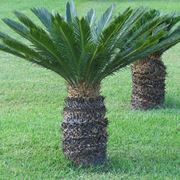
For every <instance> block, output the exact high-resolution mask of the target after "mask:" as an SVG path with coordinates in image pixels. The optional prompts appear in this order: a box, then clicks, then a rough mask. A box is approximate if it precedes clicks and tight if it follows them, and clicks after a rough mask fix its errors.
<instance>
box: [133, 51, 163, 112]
mask: <svg viewBox="0 0 180 180" xmlns="http://www.w3.org/2000/svg"><path fill="white" fill-rule="evenodd" d="M131 72H132V83H133V85H132V96H131V105H132V109H142V110H147V109H152V108H157V107H160V106H162V104H163V103H164V98H165V77H166V67H165V65H164V63H163V61H162V60H161V55H160V54H155V55H151V56H149V57H148V58H146V59H144V60H141V61H138V62H136V63H134V64H133V65H132V67H131Z"/></svg>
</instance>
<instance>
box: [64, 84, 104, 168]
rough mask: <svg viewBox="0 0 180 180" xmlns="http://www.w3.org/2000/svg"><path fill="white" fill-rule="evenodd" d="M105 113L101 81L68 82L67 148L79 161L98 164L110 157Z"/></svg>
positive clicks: (73, 159)
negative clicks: (87, 82) (96, 82)
mask: <svg viewBox="0 0 180 180" xmlns="http://www.w3.org/2000/svg"><path fill="white" fill-rule="evenodd" d="M105 113H106V109H105V105H104V97H102V96H100V85H96V86H94V87H88V86H87V85H85V84H83V83H81V84H79V85H78V86H76V87H72V86H68V97H67V98H66V100H65V108H64V121H63V123H62V131H63V151H64V154H65V156H66V157H68V158H69V159H70V160H72V161H73V162H74V163H75V164H76V165H83V166H89V165H98V164H102V163H104V162H105V161H106V146H107V130H106V127H107V119H106V118H105Z"/></svg>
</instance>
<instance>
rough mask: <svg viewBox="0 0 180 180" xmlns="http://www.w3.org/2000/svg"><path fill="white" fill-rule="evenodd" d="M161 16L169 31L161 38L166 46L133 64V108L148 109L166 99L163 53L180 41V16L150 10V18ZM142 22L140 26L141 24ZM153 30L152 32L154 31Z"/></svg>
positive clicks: (143, 20)
mask: <svg viewBox="0 0 180 180" xmlns="http://www.w3.org/2000/svg"><path fill="white" fill-rule="evenodd" d="M160 16H163V17H164V19H166V20H165V21H164V22H163V24H162V25H164V26H165V27H166V28H165V30H166V31H167V33H166V34H165V36H163V37H162V38H161V39H159V43H164V44H165V47H164V48H163V49H158V48H157V51H156V52H154V53H152V54H150V55H149V56H148V57H146V58H144V59H143V60H140V61H136V62H135V63H134V64H133V65H132V66H131V72H132V82H133V85H132V88H133V89H132V95H131V106H132V109H142V110H147V109H152V108H157V107H161V106H162V105H163V103H164V100H165V78H166V74H167V73H166V66H165V65H164V63H163V61H162V54H163V53H164V52H165V51H167V50H168V49H169V48H171V47H172V46H174V45H175V44H177V43H178V42H180V26H178V25H177V23H178V22H179V21H180V16H179V15H176V14H169V15H168V14H164V15H163V14H160V12H159V11H157V10H150V11H149V16H148V18H149V19H151V18H155V17H157V18H158V17H160ZM146 20H147V17H146ZM146 20H145V19H142V21H141V23H144V22H145V21H146ZM141 23H140V24H141ZM140 24H139V26H141V25H140ZM153 31H154V30H153ZM153 31H152V33H154V32H153ZM169 41H172V43H170V44H169V45H166V43H167V42H169Z"/></svg>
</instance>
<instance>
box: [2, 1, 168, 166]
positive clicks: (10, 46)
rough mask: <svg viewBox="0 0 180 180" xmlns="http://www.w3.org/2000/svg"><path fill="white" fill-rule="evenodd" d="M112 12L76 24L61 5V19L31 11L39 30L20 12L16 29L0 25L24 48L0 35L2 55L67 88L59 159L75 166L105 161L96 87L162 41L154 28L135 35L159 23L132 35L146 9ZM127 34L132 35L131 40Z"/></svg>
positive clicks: (71, 6) (104, 133)
mask: <svg viewBox="0 0 180 180" xmlns="http://www.w3.org/2000/svg"><path fill="white" fill-rule="evenodd" d="M112 10H113V6H111V7H110V8H108V9H107V10H106V11H105V13H104V14H103V15H102V17H101V18H100V19H99V20H96V19H95V11H94V10H92V9H91V10H90V11H89V12H88V13H87V15H86V16H84V17H81V18H79V17H78V16H77V14H76V10H75V6H74V4H73V2H71V3H67V5H66V16H65V17H63V16H62V15H60V14H59V13H54V14H53V13H50V12H49V11H48V10H46V9H44V8H33V9H32V12H33V13H34V14H35V15H36V16H37V17H38V18H39V20H40V21H41V23H42V24H43V25H44V28H42V27H41V26H39V25H37V24H35V23H34V22H33V21H32V20H31V19H30V18H29V17H27V16H26V15H24V14H22V13H20V12H15V15H16V16H17V18H18V19H19V21H20V23H19V22H16V21H13V20H10V19H3V21H4V22H5V23H6V24H7V25H8V26H9V27H10V28H11V29H13V30H14V31H15V32H16V33H18V34H19V35H21V36H22V37H23V38H25V39H26V40H27V41H28V42H29V43H27V44H25V42H24V41H22V42H20V41H18V40H17V39H15V38H12V37H10V36H8V35H6V34H4V33H1V34H0V37H1V44H0V49H1V50H2V51H5V52H7V53H10V54H13V55H15V56H18V57H20V58H23V59H25V60H27V61H29V62H31V63H35V64H37V65H40V66H42V67H45V68H47V69H50V70H52V71H54V72H56V73H57V74H59V75H60V76H61V77H63V78H64V79H65V81H66V82H67V91H68V97H67V98H66V99H65V108H64V120H63V122H62V131H63V143H62V144H63V151H64V154H65V156H66V157H68V158H69V159H71V160H72V161H73V162H74V163H75V164H82V165H95V164H101V163H103V162H104V161H105V160H106V146H107V130H106V127H107V124H108V122H107V119H106V118H105V113H106V109H105V105H104V97H102V96H101V95H100V85H101V81H102V80H103V79H104V78H106V77H107V76H109V75H111V74H113V73H114V72H116V71H118V70H119V69H120V68H123V67H125V66H126V65H128V64H130V63H132V62H134V61H135V60H137V59H142V58H144V57H146V56H147V55H148V54H150V53H153V52H154V51H155V49H154V46H155V45H156V44H157V42H159V39H160V38H161V37H163V36H164V35H165V31H164V27H162V26H159V31H157V32H156V33H154V34H153V35H149V36H148V37H146V39H142V38H141V34H143V33H148V31H149V28H157V26H158V24H160V22H162V21H163V18H159V19H158V20H157V19H156V21H155V20H154V19H151V20H150V21H149V22H147V23H146V26H144V25H141V31H139V30H137V29H136V28H135V27H136V26H137V22H138V20H139V19H140V18H142V16H143V15H144V14H145V13H146V9H143V8H139V9H131V8H128V9H126V10H125V11H124V12H123V13H122V14H121V15H119V16H117V17H116V18H114V19H113V20H112V19H111V17H112ZM153 22H154V23H153ZM147 24H149V28H147ZM132 29H136V30H135V31H134V33H133V34H132V33H131V32H132ZM130 33H131V40H130V39H129V38H130V37H129V34H130ZM159 48H161V46H160V47H159Z"/></svg>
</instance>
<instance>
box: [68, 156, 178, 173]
mask: <svg viewBox="0 0 180 180" xmlns="http://www.w3.org/2000/svg"><path fill="white" fill-rule="evenodd" d="M173 163H174V160H173V159H171V160H169V159H168V157H167V159H166V157H158V158H155V157H153V158H152V157H151V156H145V155H143V154H142V155H141V158H139V157H135V158H133V159H131V158H129V157H125V156H123V157H122V155H121V156H120V155H119V153H117V154H116V156H113V157H111V158H110V159H109V160H108V161H107V162H106V163H105V164H104V165H101V166H97V167H77V166H75V165H73V164H72V163H70V164H69V165H68V168H70V169H71V170H73V171H75V172H78V174H81V173H83V174H84V173H85V174H91V173H93V174H99V175H102V174H109V173H111V174H129V175H134V174H136V175H137V174H151V173H152V174H161V173H162V174H168V175H169V176H176V175H177V174H178V169H176V168H174V167H175V166H176V164H173Z"/></svg>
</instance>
